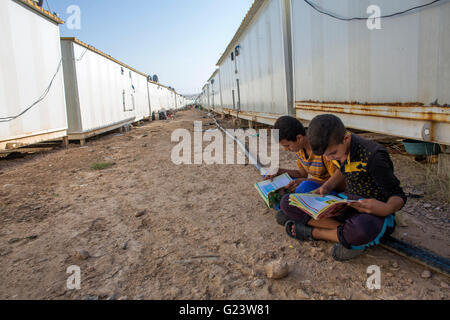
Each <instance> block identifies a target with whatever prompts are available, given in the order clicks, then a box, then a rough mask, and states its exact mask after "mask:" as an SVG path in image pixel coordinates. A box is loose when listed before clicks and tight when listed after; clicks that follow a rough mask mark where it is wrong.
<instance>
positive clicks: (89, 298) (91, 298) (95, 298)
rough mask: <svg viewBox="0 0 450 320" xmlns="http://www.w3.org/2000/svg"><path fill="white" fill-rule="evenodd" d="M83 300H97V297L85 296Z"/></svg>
mask: <svg viewBox="0 0 450 320" xmlns="http://www.w3.org/2000/svg"><path fill="white" fill-rule="evenodd" d="M83 300H98V296H86V297H84V299H83Z"/></svg>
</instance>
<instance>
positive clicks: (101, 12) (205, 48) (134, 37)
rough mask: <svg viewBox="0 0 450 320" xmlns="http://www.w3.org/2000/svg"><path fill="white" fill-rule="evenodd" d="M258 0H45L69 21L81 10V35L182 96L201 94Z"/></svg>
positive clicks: (76, 32)
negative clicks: (70, 10) (73, 8)
mask: <svg viewBox="0 0 450 320" xmlns="http://www.w3.org/2000/svg"><path fill="white" fill-rule="evenodd" d="M252 3H253V0H127V1H119V0H45V1H44V8H45V9H46V10H48V9H49V8H50V10H49V11H51V12H56V13H57V14H58V16H59V17H60V18H61V19H63V20H64V21H66V22H67V21H73V20H70V16H72V13H68V12H67V9H68V8H69V7H70V6H72V5H76V6H78V7H79V8H80V13H81V15H80V22H81V24H80V29H73V30H70V29H69V28H68V26H69V24H70V23H69V24H67V23H66V25H61V26H60V30H61V36H62V37H77V38H78V39H80V40H81V41H83V42H85V43H87V44H90V45H92V46H93V47H95V48H97V49H98V50H100V51H103V52H105V53H107V54H109V55H111V56H112V57H114V58H116V59H117V60H119V61H121V62H123V63H125V64H127V65H129V66H130V67H133V68H135V69H137V70H139V71H141V72H143V73H145V74H150V75H154V74H157V75H158V77H159V82H161V83H162V84H165V85H167V86H171V87H173V88H175V90H176V91H177V92H178V93H180V94H197V93H200V92H201V88H202V87H203V85H204V84H205V83H206V81H207V80H208V78H209V77H210V76H211V75H212V73H213V72H214V70H215V69H216V66H215V64H216V62H217V61H218V60H219V58H220V56H221V55H222V53H223V51H224V50H225V49H226V47H227V45H228V43H229V42H230V41H231V39H232V38H233V36H234V34H235V33H236V31H237V29H238V28H239V25H240V24H241V22H242V20H243V18H244V17H245V14H246V13H247V11H248V9H249V8H250V7H251V5H252Z"/></svg>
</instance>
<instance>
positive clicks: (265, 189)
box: [255, 173, 292, 208]
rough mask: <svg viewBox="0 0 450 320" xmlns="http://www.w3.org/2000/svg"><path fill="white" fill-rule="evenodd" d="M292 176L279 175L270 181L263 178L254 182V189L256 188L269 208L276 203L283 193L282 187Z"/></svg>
mask: <svg viewBox="0 0 450 320" xmlns="http://www.w3.org/2000/svg"><path fill="white" fill-rule="evenodd" d="M291 181H292V178H291V177H290V176H289V175H288V174H287V173H285V174H282V175H279V176H278V177H275V178H274V179H273V180H272V181H270V180H265V181H261V182H257V183H255V187H256V190H258V192H259V194H260V195H261V197H262V198H263V199H264V202H265V203H266V204H267V206H268V207H269V208H273V207H274V205H275V204H278V203H279V202H280V200H281V197H282V196H283V195H284V192H283V190H284V187H286V186H287V185H288V184H289V183H290V182H291Z"/></svg>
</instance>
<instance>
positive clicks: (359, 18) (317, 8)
mask: <svg viewBox="0 0 450 320" xmlns="http://www.w3.org/2000/svg"><path fill="white" fill-rule="evenodd" d="M303 1H305V2H306V3H307V4H308V5H310V6H311V7H312V8H313V9H314V10H316V11H318V12H320V13H322V14H325V15H327V16H329V17H332V18H335V19H338V20H342V21H352V20H367V19H370V18H368V17H364V18H361V17H353V18H341V17H338V16H336V15H334V14H333V13H330V12H326V11H324V10H323V9H321V8H319V7H317V5H316V4H314V3H311V2H310V1H309V0H303ZM439 1H441V0H434V1H432V2H430V3H427V4H423V5H421V6H417V7H414V8H410V9H407V10H404V11H401V12H396V13H392V14H388V15H386V16H380V17H377V18H380V19H381V18H390V17H394V16H398V15H401V14H404V13H406V12H409V11H412V10H416V9H420V8H424V7H428V6H431V5H432V4H435V3H436V2H439Z"/></svg>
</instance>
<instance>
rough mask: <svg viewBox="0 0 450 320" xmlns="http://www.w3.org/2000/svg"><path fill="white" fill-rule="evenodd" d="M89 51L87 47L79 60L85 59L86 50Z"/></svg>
mask: <svg viewBox="0 0 450 320" xmlns="http://www.w3.org/2000/svg"><path fill="white" fill-rule="evenodd" d="M87 51H88V49H87V48H86V49H85V50H84V52H83V54H82V55H81V56H80V57H79V58H78V59H77V62H79V61H81V60H83V57H84V55H85V54H86V52H87Z"/></svg>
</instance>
